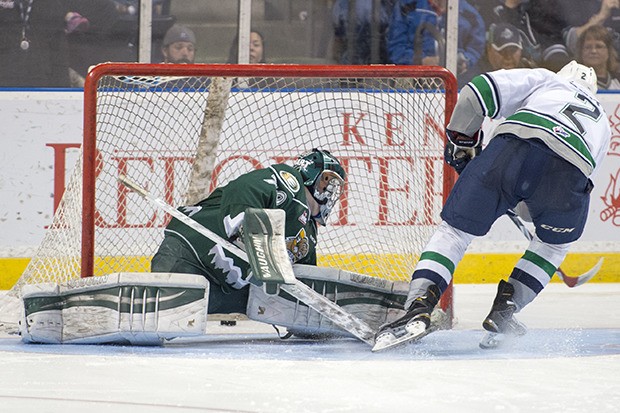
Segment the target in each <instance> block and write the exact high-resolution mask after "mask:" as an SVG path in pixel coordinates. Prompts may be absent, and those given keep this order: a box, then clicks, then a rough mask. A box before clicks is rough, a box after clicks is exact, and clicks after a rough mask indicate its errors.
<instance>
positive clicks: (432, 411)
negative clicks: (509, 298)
mask: <svg viewBox="0 0 620 413" xmlns="http://www.w3.org/2000/svg"><path fill="white" fill-rule="evenodd" d="M494 295H495V286H493V285H457V286H456V287H455V297H456V298H455V305H456V312H457V317H458V320H457V321H458V324H457V325H456V327H455V328H454V329H453V330H450V331H439V332H436V333H433V334H431V335H429V336H427V337H425V338H424V339H423V340H422V341H421V342H419V343H417V344H414V345H410V346H408V347H404V348H400V349H397V350H395V351H391V352H385V353H378V354H376V353H371V352H370V349H369V347H368V346H367V345H366V344H364V343H362V342H359V341H355V340H352V339H351V340H350V339H340V340H333V341H329V342H311V341H302V340H287V341H280V340H279V339H278V337H277V335H276V334H275V331H274V330H273V329H272V328H271V327H270V326H266V325H262V324H256V323H252V322H247V321H246V322H239V323H238V325H237V326H236V327H223V326H220V325H219V323H215V322H213V323H209V324H210V325H209V327H210V330H211V331H212V334H210V335H209V336H207V337H206V338H202V339H200V340H186V341H184V342H179V343H171V344H168V345H166V346H165V347H124V346H78V345H65V346H53V345H26V344H22V343H21V341H19V340H18V339H15V338H8V337H6V336H5V337H0V412H1V413H4V412H36V413H43V412H106V413H124V412H136V413H141V412H154V413H157V412H333V413H339V412H390V413H391V412H425V413H441V412H472V413H474V412H475V413H484V412H498V413H513V412H550V413H551V412H553V413H557V412H580V413H581V412H618V411H620V284H587V285H584V286H581V287H578V288H574V289H568V288H567V287H565V286H563V285H560V284H552V285H550V286H548V287H547V289H545V291H544V292H543V293H542V294H541V296H540V297H539V298H538V299H537V301H535V302H534V303H532V304H531V305H530V306H528V307H527V308H526V309H525V310H524V311H523V312H522V313H521V314H520V315H519V319H520V320H521V321H523V322H525V323H526V324H527V325H528V327H529V328H530V331H529V333H528V334H527V335H526V336H525V337H523V338H522V339H520V340H519V341H515V342H512V343H508V345H507V346H506V347H505V348H502V349H498V350H493V351H489V350H486V351H485V350H481V349H479V348H478V341H479V339H480V337H481V336H482V334H483V332H482V330H481V328H480V322H481V320H482V319H483V318H484V316H485V315H486V313H487V312H488V309H489V308H490V304H491V301H492V299H493V297H494Z"/></svg>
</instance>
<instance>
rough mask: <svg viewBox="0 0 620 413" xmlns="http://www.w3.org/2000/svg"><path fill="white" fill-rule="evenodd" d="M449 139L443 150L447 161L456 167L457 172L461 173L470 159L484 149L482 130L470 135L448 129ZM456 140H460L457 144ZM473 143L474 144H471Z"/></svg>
mask: <svg viewBox="0 0 620 413" xmlns="http://www.w3.org/2000/svg"><path fill="white" fill-rule="evenodd" d="M446 135H447V137H448V141H447V142H446V147H445V149H444V152H443V157H444V159H445V160H446V163H447V164H448V165H450V166H451V167H453V168H454V170H455V171H456V173H457V174H459V175H460V174H461V172H463V169H465V167H466V166H467V164H468V163H469V161H471V160H472V159H474V158H475V157H476V156H478V155H479V154H480V152H481V151H482V131H478V132H476V133H475V134H474V136H472V137H469V136H467V135H463V134H462V133H460V132H455V131H451V130H446ZM455 142H460V145H457V144H456V143H455ZM469 145H472V146H469Z"/></svg>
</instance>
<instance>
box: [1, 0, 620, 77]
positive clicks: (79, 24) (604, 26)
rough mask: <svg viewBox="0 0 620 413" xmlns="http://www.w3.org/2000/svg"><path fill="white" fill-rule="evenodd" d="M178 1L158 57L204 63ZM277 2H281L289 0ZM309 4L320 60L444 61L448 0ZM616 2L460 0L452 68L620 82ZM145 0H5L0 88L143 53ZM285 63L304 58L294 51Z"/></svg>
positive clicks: (254, 50)
mask: <svg viewBox="0 0 620 413" xmlns="http://www.w3.org/2000/svg"><path fill="white" fill-rule="evenodd" d="M172 1H175V0H153V25H152V39H153V43H152V58H151V60H152V62H155V63H159V62H163V63H194V62H197V63H200V61H199V60H197V59H196V50H201V49H200V48H202V50H203V51H204V49H205V48H206V49H207V51H206V53H207V54H208V46H205V44H206V43H208V42H210V41H211V42H212V41H213V39H205V38H200V37H199V36H196V35H195V34H194V31H192V28H191V24H188V23H186V22H183V21H178V20H179V19H177V18H176V16H175V15H174V14H173V13H172V12H171V2H172ZM203 1H205V2H208V1H210V0H203ZM231 1H232V0H231ZM291 1H293V0H291ZM272 3H273V4H272V5H271V6H272V7H277V6H278V5H282V4H284V3H285V2H284V1H275V0H274V1H272ZM311 3H313V4H314V5H315V6H314V7H315V8H316V7H323V8H324V9H325V13H324V14H319V15H318V16H319V17H320V16H323V18H325V19H326V20H329V18H330V17H331V21H329V22H326V23H325V25H324V27H325V28H326V30H329V32H330V33H329V34H330V36H329V47H328V48H326V52H325V53H324V56H323V58H322V59H321V60H320V61H317V62H316V63H323V64H401V65H409V64H423V65H444V64H445V62H444V51H445V32H446V11H447V4H448V0H315V1H314V2H311ZM619 3H620V0H460V1H459V15H458V26H459V30H458V55H457V70H456V72H457V73H455V74H456V75H457V79H458V81H459V86H463V85H464V84H465V83H467V82H468V81H469V80H471V78H473V76H475V75H476V74H478V73H482V72H485V71H490V70H496V69H501V68H514V67H544V68H548V69H550V70H554V71H557V70H558V69H559V68H560V67H562V66H563V65H564V64H566V63H567V62H569V61H570V60H572V59H576V60H577V61H579V62H580V63H583V64H586V65H589V66H592V67H593V68H594V69H595V71H596V74H597V76H598V81H599V82H598V83H599V89H620V81H619V80H618V79H619V74H618V71H619V61H618V53H619V51H620V4H619ZM263 4H265V5H267V4H271V3H270V2H269V0H265V1H264V2H263ZM350 5H354V7H351V8H350V7H349V6H350ZM138 7H139V1H138V0H46V1H34V0H0V87H70V86H78V87H79V86H82V85H83V81H84V77H85V76H86V73H87V71H88V68H89V67H90V66H92V65H94V64H97V63H100V62H105V61H120V62H131V61H137V55H138V50H137V45H138V27H139V25H138ZM301 16H302V15H301V13H300V19H301V18H302V17H301ZM190 23H191V22H190ZM193 23H195V22H193ZM272 33H273V32H272ZM272 35H273V34H272ZM269 40H270V39H269V36H267V37H265V36H264V35H263V34H262V33H261V31H259V30H255V29H253V31H252V34H251V39H250V59H251V60H250V62H252V63H265V62H268V61H267V60H266V59H265V44H266V43H267V42H268V41H269ZM278 40H281V39H278ZM226 41H227V42H231V43H230V53H229V56H228V59H226V60H225V61H222V62H221V63H226V62H227V63H234V62H236V60H237V40H236V38H235V39H226ZM271 53H272V54H273V55H276V54H277V51H271ZM272 54H270V56H271V55H272ZM257 56H258V58H257ZM281 62H282V61H281ZM288 63H297V62H296V61H295V57H292V58H291V61H290V62H288Z"/></svg>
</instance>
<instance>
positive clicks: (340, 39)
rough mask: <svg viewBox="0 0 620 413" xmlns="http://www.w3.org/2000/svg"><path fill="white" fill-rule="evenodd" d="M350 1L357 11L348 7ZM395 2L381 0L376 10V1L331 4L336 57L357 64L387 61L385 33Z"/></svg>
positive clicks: (344, 62) (361, 0)
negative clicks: (374, 7)
mask: <svg viewBox="0 0 620 413" xmlns="http://www.w3.org/2000/svg"><path fill="white" fill-rule="evenodd" d="M351 3H354V4H355V8H354V10H349V4H351ZM394 3H395V0H381V2H380V7H379V10H374V9H373V6H374V5H375V4H376V2H375V1H374V0H336V2H335V3H334V5H333V7H332V24H333V27H334V50H333V52H334V60H335V61H337V62H338V63H340V64H356V65H357V64H360V65H367V64H372V63H387V53H386V45H385V36H386V31H387V26H388V22H389V16H390V14H391V12H392V9H393V8H394ZM375 16H376V17H375ZM349 36H351V38H349ZM373 45H374V46H373ZM350 47H352V50H349V49H350ZM375 48H376V49H375ZM373 53H374V54H375V55H374V56H373Z"/></svg>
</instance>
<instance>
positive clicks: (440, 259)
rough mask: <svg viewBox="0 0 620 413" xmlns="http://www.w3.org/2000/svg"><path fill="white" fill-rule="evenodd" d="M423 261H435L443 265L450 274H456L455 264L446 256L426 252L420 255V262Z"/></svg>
mask: <svg viewBox="0 0 620 413" xmlns="http://www.w3.org/2000/svg"><path fill="white" fill-rule="evenodd" d="M422 260H430V261H435V262H436V263H438V264H441V265H443V266H444V267H446V269H447V270H448V271H450V274H454V268H455V266H454V263H453V262H452V261H450V259H449V258H448V257H446V256H445V255H441V254H439V253H437V252H433V251H425V252H423V253H422V255H420V261H422Z"/></svg>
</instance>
